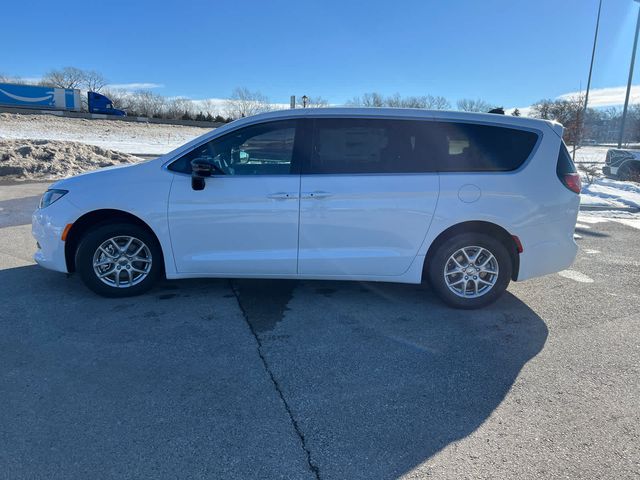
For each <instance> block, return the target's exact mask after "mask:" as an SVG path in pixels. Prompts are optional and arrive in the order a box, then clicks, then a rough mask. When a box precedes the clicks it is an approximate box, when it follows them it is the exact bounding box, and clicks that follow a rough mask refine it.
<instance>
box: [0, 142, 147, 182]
mask: <svg viewBox="0 0 640 480" xmlns="http://www.w3.org/2000/svg"><path fill="white" fill-rule="evenodd" d="M139 161H140V159H139V158H137V157H134V156H132V155H128V154H126V153H121V152H114V151H113V150H106V149H103V148H101V147H96V146H94V145H86V144H83V143H77V142H59V141H55V140H0V177H1V178H3V179H10V180H24V181H34V180H38V181H39V180H54V179H58V178H65V177H70V176H72V175H77V174H78V173H83V172H88V171H91V170H96V169H98V168H103V167H111V166H116V165H126V164H129V163H134V162H139Z"/></svg>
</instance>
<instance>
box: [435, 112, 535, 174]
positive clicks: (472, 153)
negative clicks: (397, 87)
mask: <svg viewBox="0 0 640 480" xmlns="http://www.w3.org/2000/svg"><path fill="white" fill-rule="evenodd" d="M424 126H425V127H424V132H425V133H424V136H425V139H426V140H427V142H428V143H429V144H430V145H431V151H432V152H433V154H434V155H436V156H437V158H438V170H439V171H441V172H486V171H509V170H515V169H517V168H518V167H520V166H521V165H522V164H523V163H524V161H525V160H526V159H527V158H529V155H530V154H531V152H532V151H533V148H534V146H535V144H536V142H537V141H538V135H537V134H535V133H533V132H529V131H525V130H517V129H513V128H505V127H498V126H492V125H476V124H471V123H457V122H455V123H454V122H424Z"/></svg>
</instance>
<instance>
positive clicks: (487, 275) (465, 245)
mask: <svg viewBox="0 0 640 480" xmlns="http://www.w3.org/2000/svg"><path fill="white" fill-rule="evenodd" d="M512 268H513V267H512V264H511V257H510V255H509V252H508V250H507V248H506V247H505V246H504V245H503V244H502V243H501V242H500V241H498V240H496V239H494V238H492V237H490V236H488V235H486V234H481V233H477V234H476V233H465V234H460V235H456V236H453V237H451V238H449V239H447V240H445V241H444V242H443V243H442V244H440V246H439V247H438V248H437V249H436V251H435V252H434V254H433V255H432V256H431V258H430V262H429V265H428V273H429V281H430V283H431V286H432V288H433V289H434V290H435V292H436V293H437V294H438V296H439V297H440V298H441V299H442V300H443V301H444V302H445V303H447V304H448V305H450V306H452V307H454V308H463V309H473V308H480V307H484V306H485V305H489V304H490V303H492V302H494V301H495V300H497V299H498V298H499V297H500V296H501V295H502V293H503V292H504V291H505V289H506V288H507V286H508V285H509V281H510V280H511V272H512Z"/></svg>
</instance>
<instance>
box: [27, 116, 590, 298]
mask: <svg viewBox="0 0 640 480" xmlns="http://www.w3.org/2000/svg"><path fill="white" fill-rule="evenodd" d="M579 192H580V178H579V176H578V174H577V173H576V170H575V167H574V165H573V163H572V161H571V158H570V156H569V154H568V152H567V150H566V147H565V145H564V143H563V141H562V126H560V125H559V124H556V123H552V122H548V121H544V120H534V119H527V118H521V117H509V116H504V115H492V114H471V113H463V112H441V111H425V110H413V109H369V108H366V109H357V108H326V109H298V110H288V111H279V112H270V113H266V114H261V115H256V116H253V117H249V118H245V119H241V120H237V121H235V122H232V123H230V124H227V125H225V126H223V127H220V128H218V129H216V130H213V131H212V132H210V133H208V134H206V135H204V136H202V137H200V138H197V139H195V140H193V141H191V142H189V143H187V144H186V145H184V146H182V147H180V148H178V149H176V150H174V151H173V152H170V153H168V154H166V155H163V156H162V157H160V158H158V159H155V160H151V161H147V162H143V163H139V164H136V165H132V166H126V167H117V168H112V169H104V170H99V171H96V172H92V173H89V174H84V175H79V176H76V177H72V178H69V179H66V180H62V181H60V182H57V183H55V184H54V185H52V186H51V187H50V189H49V190H48V191H47V192H46V193H45V195H44V196H43V198H42V201H41V203H40V206H39V208H38V210H36V212H35V213H34V215H33V234H34V237H35V238H36V240H37V242H38V249H37V251H36V253H35V255H34V258H35V260H36V261H37V263H39V264H40V265H42V266H44V267H46V268H49V269H52V270H56V271H59V272H66V273H71V272H78V273H79V274H80V276H81V277H82V279H83V280H84V282H85V283H86V284H87V286H88V287H89V288H91V289H92V290H93V291H95V292H97V293H99V294H101V295H105V296H115V297H120V296H128V295H135V294H139V293H142V292H144V291H146V290H147V289H149V288H150V287H151V286H152V285H153V283H154V281H155V280H156V279H158V278H159V277H161V276H166V277H167V278H169V279H180V278H197V277H223V278H273V279H277V278H295V279H317V280H323V279H327V280H356V281H383V282H400V283H421V282H423V281H425V280H428V283H429V284H430V285H431V286H432V288H433V289H434V291H435V292H436V293H437V294H438V295H439V296H440V298H442V299H443V300H444V301H445V302H446V303H448V304H449V305H451V306H454V307H458V308H478V307H481V306H484V305H487V304H489V303H491V302H492V301H494V300H496V299H497V298H498V297H499V296H500V295H501V294H502V293H503V292H504V290H505V289H506V288H507V286H508V284H509V282H510V281H511V280H517V281H521V280H526V279H529V278H532V277H537V276H541V275H545V274H549V273H553V272H557V271H560V270H563V269H565V268H566V267H568V266H569V265H571V263H572V262H573V260H574V259H575V256H576V252H577V245H576V244H575V242H574V240H573V232H574V228H575V223H576V218H577V214H578V206H579V195H578V194H579Z"/></svg>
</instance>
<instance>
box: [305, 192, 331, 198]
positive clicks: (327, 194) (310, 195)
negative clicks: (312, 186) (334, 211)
mask: <svg viewBox="0 0 640 480" xmlns="http://www.w3.org/2000/svg"><path fill="white" fill-rule="evenodd" d="M332 195H333V194H332V193H330V192H323V191H321V190H317V191H315V192H306V193H303V194H302V198H315V199H317V200H321V199H323V198H329V197H330V196H332Z"/></svg>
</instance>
